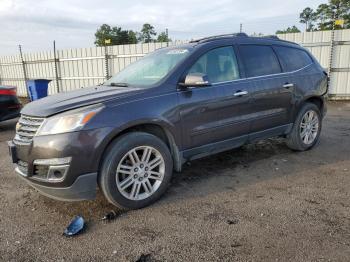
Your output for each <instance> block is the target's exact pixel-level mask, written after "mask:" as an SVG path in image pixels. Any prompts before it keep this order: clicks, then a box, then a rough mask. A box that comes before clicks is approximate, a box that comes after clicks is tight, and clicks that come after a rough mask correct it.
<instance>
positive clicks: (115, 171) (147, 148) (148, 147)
mask: <svg viewBox="0 0 350 262" xmlns="http://www.w3.org/2000/svg"><path fill="white" fill-rule="evenodd" d="M138 160H139V161H138ZM152 161H153V163H152ZM153 166H155V167H153ZM131 167H132V168H131ZM172 172H173V160H172V157H171V154H170V151H169V149H168V147H167V145H166V144H165V143H164V142H163V141H162V140H161V139H159V138H158V137H156V136H154V135H151V134H148V133H143V132H132V133H127V134H125V135H122V136H121V137H119V138H117V139H116V140H115V141H114V142H112V144H111V145H110V146H109V147H108V149H107V151H106V153H105V155H104V159H103V163H102V165H101V168H100V172H99V181H98V182H99V186H100V189H101V190H102V192H103V194H104V196H105V197H106V199H107V200H108V201H109V202H110V203H112V204H113V205H115V206H117V207H119V208H121V209H139V208H143V207H145V206H148V205H150V204H152V203H154V202H155V201H156V200H158V199H159V198H160V197H161V195H162V194H163V193H164V192H165V191H166V189H167V187H168V185H169V183H170V180H171V176H172ZM156 173H157V174H156ZM147 181H148V182H147ZM129 184H130V185H129Z"/></svg>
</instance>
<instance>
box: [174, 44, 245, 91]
mask: <svg viewBox="0 0 350 262" xmlns="http://www.w3.org/2000/svg"><path fill="white" fill-rule="evenodd" d="M225 47H231V48H232V51H233V53H234V55H235V57H236V62H237V69H238V74H239V75H238V77H239V78H238V79H233V80H228V81H221V82H215V83H210V86H214V85H218V84H224V83H230V82H234V81H239V80H242V79H244V78H243V75H244V76H245V74H243V72H242V69H241V67H240V57H239V54H238V53H237V50H236V48H235V45H234V44H227V45H220V46H214V47H212V48H209V49H207V50H205V51H204V52H202V53H200V54H199V55H198V56H197V57H196V58H194V61H193V63H191V64H190V65H188V67H187V68H186V70H185V71H184V73H183V74H182V76H181V77H180V79H179V81H178V82H180V81H181V80H182V79H184V78H185V77H186V75H187V74H188V72H189V70H190V69H191V68H192V66H193V65H194V64H195V63H197V61H198V60H199V59H200V58H201V57H202V56H203V55H205V54H207V53H208V52H210V51H212V50H214V49H219V48H225ZM210 86H208V87H210ZM201 88H203V87H201ZM204 88H205V87H204Z"/></svg>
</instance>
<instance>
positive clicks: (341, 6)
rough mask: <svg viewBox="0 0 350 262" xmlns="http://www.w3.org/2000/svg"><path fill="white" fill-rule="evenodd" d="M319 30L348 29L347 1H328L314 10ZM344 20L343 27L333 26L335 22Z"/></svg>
mask: <svg viewBox="0 0 350 262" xmlns="http://www.w3.org/2000/svg"><path fill="white" fill-rule="evenodd" d="M316 15H317V19H318V29H319V30H331V29H332V28H333V26H334V29H341V28H350V21H349V18H350V1H349V0H330V1H329V2H328V4H321V5H319V6H318V8H317V10H316ZM337 19H344V20H345V23H344V27H342V26H340V25H334V22H335V20H337Z"/></svg>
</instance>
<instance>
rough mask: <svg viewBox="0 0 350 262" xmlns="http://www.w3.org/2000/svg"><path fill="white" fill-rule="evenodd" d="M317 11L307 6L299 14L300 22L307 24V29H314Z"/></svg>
mask: <svg viewBox="0 0 350 262" xmlns="http://www.w3.org/2000/svg"><path fill="white" fill-rule="evenodd" d="M316 17H317V15H316V13H315V12H314V10H313V9H312V8H310V7H306V8H305V9H304V10H303V11H302V12H301V13H300V15H299V18H300V23H303V24H305V31H307V32H309V31H312V29H313V26H314V24H313V23H314V22H315V21H316Z"/></svg>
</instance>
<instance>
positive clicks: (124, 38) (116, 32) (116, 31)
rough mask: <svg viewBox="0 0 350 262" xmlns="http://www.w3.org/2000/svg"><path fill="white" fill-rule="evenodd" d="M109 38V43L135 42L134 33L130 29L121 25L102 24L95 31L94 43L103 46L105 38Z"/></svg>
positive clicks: (123, 43)
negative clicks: (124, 28) (125, 28)
mask: <svg viewBox="0 0 350 262" xmlns="http://www.w3.org/2000/svg"><path fill="white" fill-rule="evenodd" d="M108 39H110V40H111V43H110V44H109V45H125V44H136V43H137V38H136V33H135V32H133V31H131V30H123V29H122V28H121V27H118V26H115V27H111V26H110V25H107V24H103V25H101V26H100V27H99V28H98V29H97V31H96V33H95V45H96V46H104V45H105V40H108Z"/></svg>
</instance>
